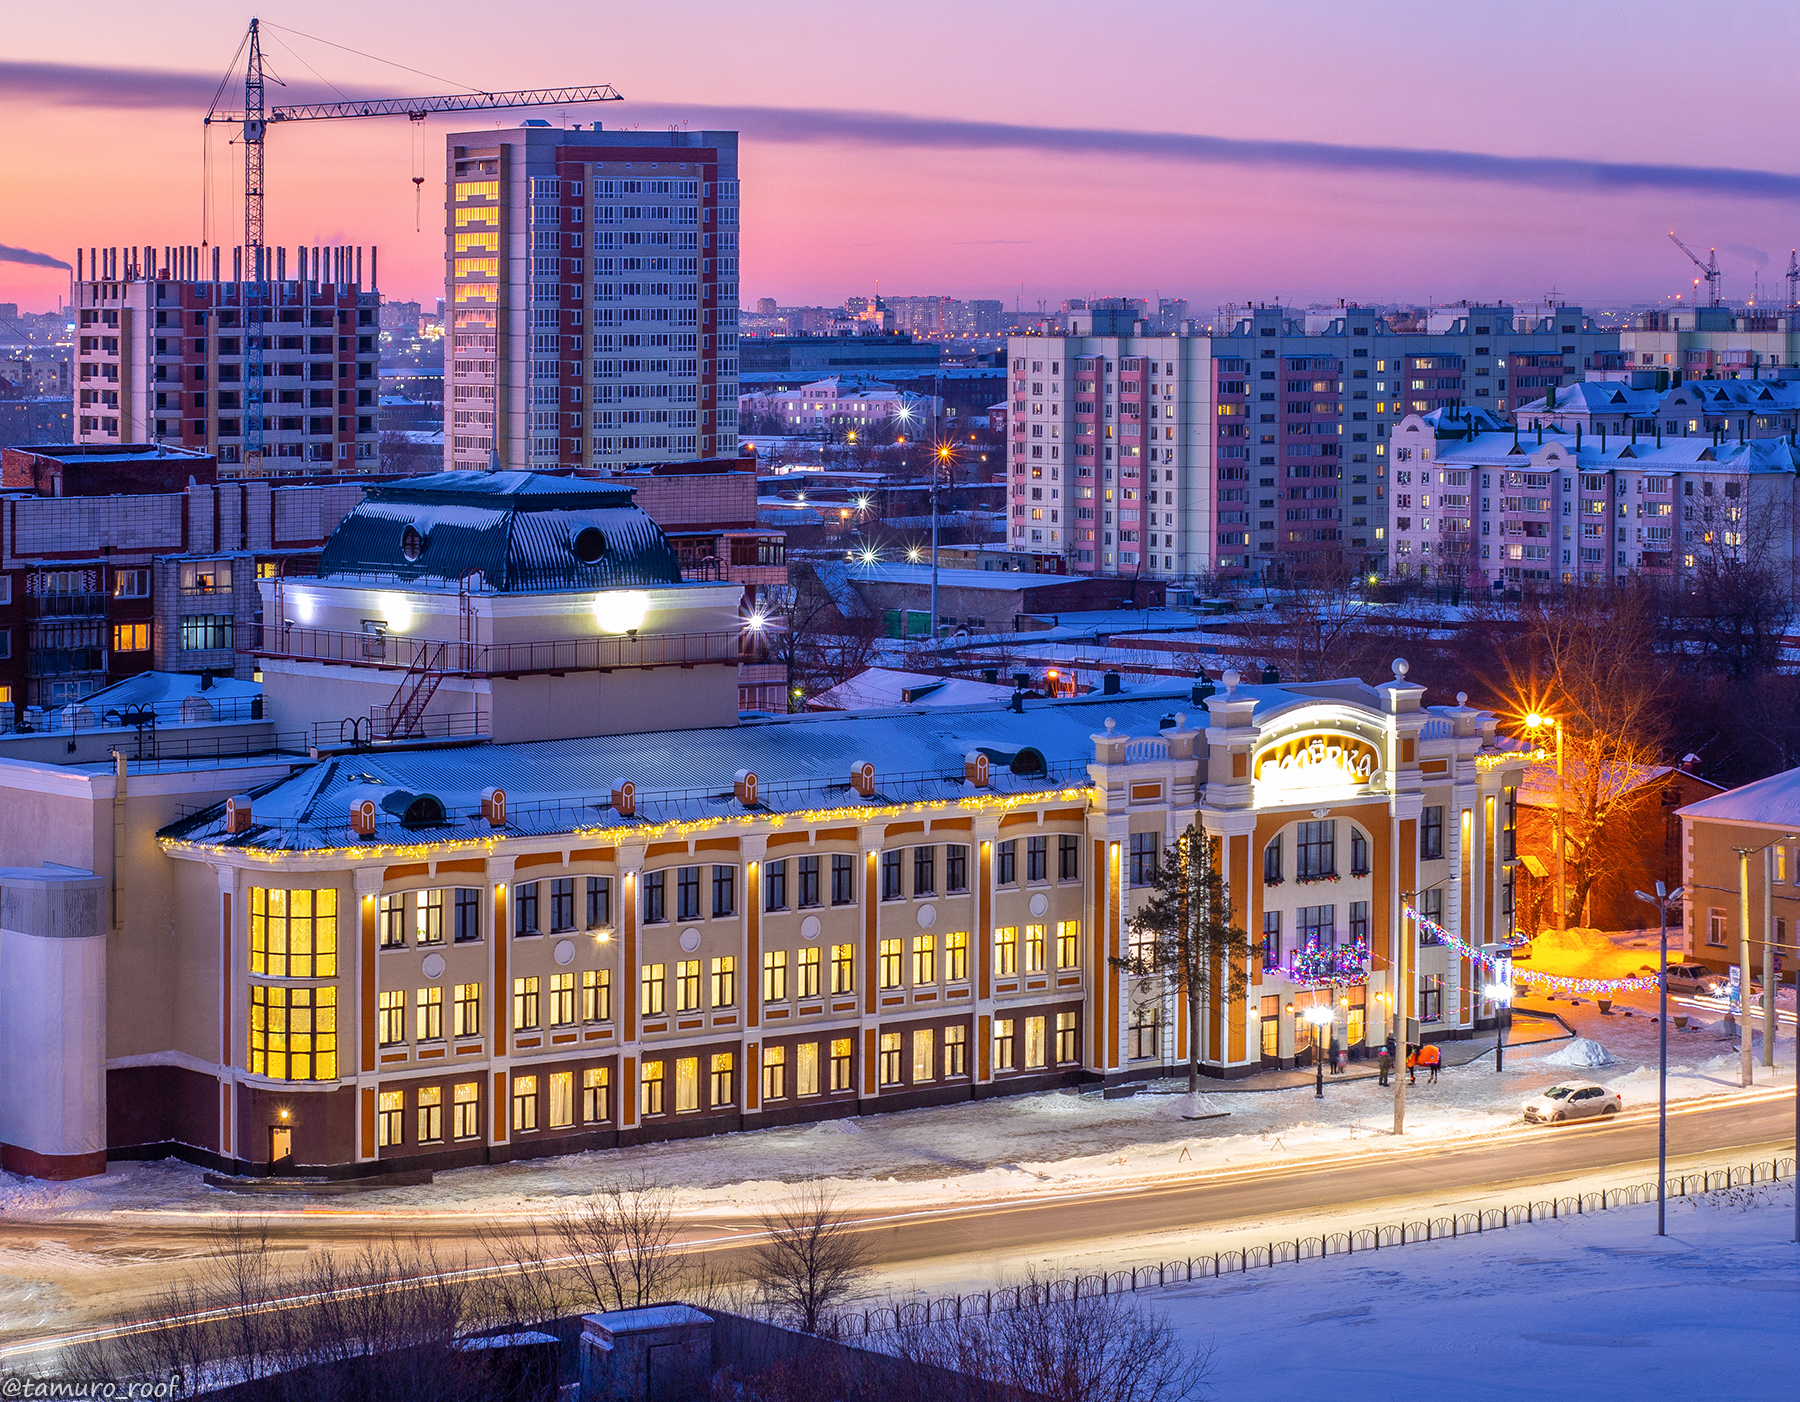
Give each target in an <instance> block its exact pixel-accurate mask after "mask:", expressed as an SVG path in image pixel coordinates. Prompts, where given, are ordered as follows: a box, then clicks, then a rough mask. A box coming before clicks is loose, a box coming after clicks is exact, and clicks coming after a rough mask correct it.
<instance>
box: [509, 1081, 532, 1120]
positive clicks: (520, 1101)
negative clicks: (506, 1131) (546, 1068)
mask: <svg viewBox="0 0 1800 1402" xmlns="http://www.w3.org/2000/svg"><path fill="white" fill-rule="evenodd" d="M512 1110H513V1117H512V1127H513V1129H514V1130H515V1131H518V1130H534V1129H536V1128H537V1127H538V1084H537V1077H536V1076H514V1077H513V1078H512Z"/></svg>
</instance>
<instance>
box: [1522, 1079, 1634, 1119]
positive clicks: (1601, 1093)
mask: <svg viewBox="0 0 1800 1402" xmlns="http://www.w3.org/2000/svg"><path fill="white" fill-rule="evenodd" d="M1624 1108H1625V1097H1624V1096H1622V1095H1620V1094H1619V1093H1618V1091H1616V1090H1608V1089H1607V1088H1606V1087H1605V1086H1603V1085H1600V1084H1599V1083H1598V1082H1596V1081H1559V1082H1558V1083H1557V1084H1556V1085H1553V1086H1547V1087H1545V1088H1544V1089H1543V1090H1541V1091H1539V1092H1538V1093H1537V1094H1536V1095H1534V1096H1532V1098H1531V1099H1530V1100H1527V1101H1526V1102H1525V1123H1526V1124H1532V1125H1535V1124H1545V1123H1548V1124H1553V1125H1559V1124H1561V1123H1562V1122H1563V1121H1564V1120H1581V1119H1588V1118H1590V1117H1593V1116H1597V1115H1616V1114H1618V1113H1619V1111H1621V1110H1623V1109H1624Z"/></svg>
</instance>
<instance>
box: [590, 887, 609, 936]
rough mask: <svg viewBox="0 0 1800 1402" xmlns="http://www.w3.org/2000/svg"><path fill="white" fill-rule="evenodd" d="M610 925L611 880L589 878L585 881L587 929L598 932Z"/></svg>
mask: <svg viewBox="0 0 1800 1402" xmlns="http://www.w3.org/2000/svg"><path fill="white" fill-rule="evenodd" d="M611 924H612V878H611V877H610V876H590V877H589V878H588V879H587V927H588V929H590V930H598V929H600V928H602V927H603V926H607V925H611Z"/></svg>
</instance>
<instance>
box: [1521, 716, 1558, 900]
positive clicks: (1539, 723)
mask: <svg viewBox="0 0 1800 1402" xmlns="http://www.w3.org/2000/svg"><path fill="white" fill-rule="evenodd" d="M1551 728H1554V729H1555V731H1556V928H1557V929H1558V930H1559V931H1560V930H1566V929H1568V927H1569V911H1568V896H1567V894H1566V887H1565V882H1564V877H1563V850H1564V847H1565V842H1564V828H1565V825H1566V824H1567V821H1568V819H1567V817H1566V815H1565V814H1564V813H1563V724H1562V722H1561V721H1559V720H1558V719H1556V717H1555V716H1547V715H1544V714H1543V713H1542V712H1541V711H1532V712H1530V713H1529V714H1528V715H1527V716H1526V717H1525V729H1526V730H1527V731H1528V732H1529V733H1531V734H1533V735H1537V734H1541V733H1542V732H1543V731H1545V730H1548V729H1551Z"/></svg>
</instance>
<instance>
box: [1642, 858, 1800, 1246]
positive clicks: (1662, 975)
mask: <svg viewBox="0 0 1800 1402" xmlns="http://www.w3.org/2000/svg"><path fill="white" fill-rule="evenodd" d="M1633 894H1634V895H1635V896H1636V897H1637V898H1638V899H1639V900H1640V901H1643V902H1644V903H1645V904H1646V905H1653V906H1655V907H1656V916H1657V921H1658V924H1659V925H1660V927H1661V930H1662V963H1661V965H1660V968H1659V972H1658V974H1657V979H1656V997H1657V1013H1658V1017H1657V1026H1656V1030H1657V1070H1656V1234H1657V1235H1658V1236H1666V1235H1667V1233H1666V1232H1664V1230H1663V1207H1664V1203H1663V1196H1664V1189H1665V1187H1666V1184H1667V1180H1668V1176H1669V907H1670V906H1671V905H1674V904H1676V903H1677V902H1679V901H1680V900H1681V896H1682V890H1681V887H1679V886H1677V887H1676V888H1675V889H1674V890H1673V891H1670V890H1666V889H1665V888H1664V886H1663V883H1662V882H1660V881H1659V882H1657V883H1656V894H1655V895H1654V896H1651V895H1646V894H1645V893H1644V892H1642V891H1635V892H1633ZM1794 1222H1795V1237H1794V1240H1796V1241H1800V1208H1796V1209H1795V1218H1794Z"/></svg>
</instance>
